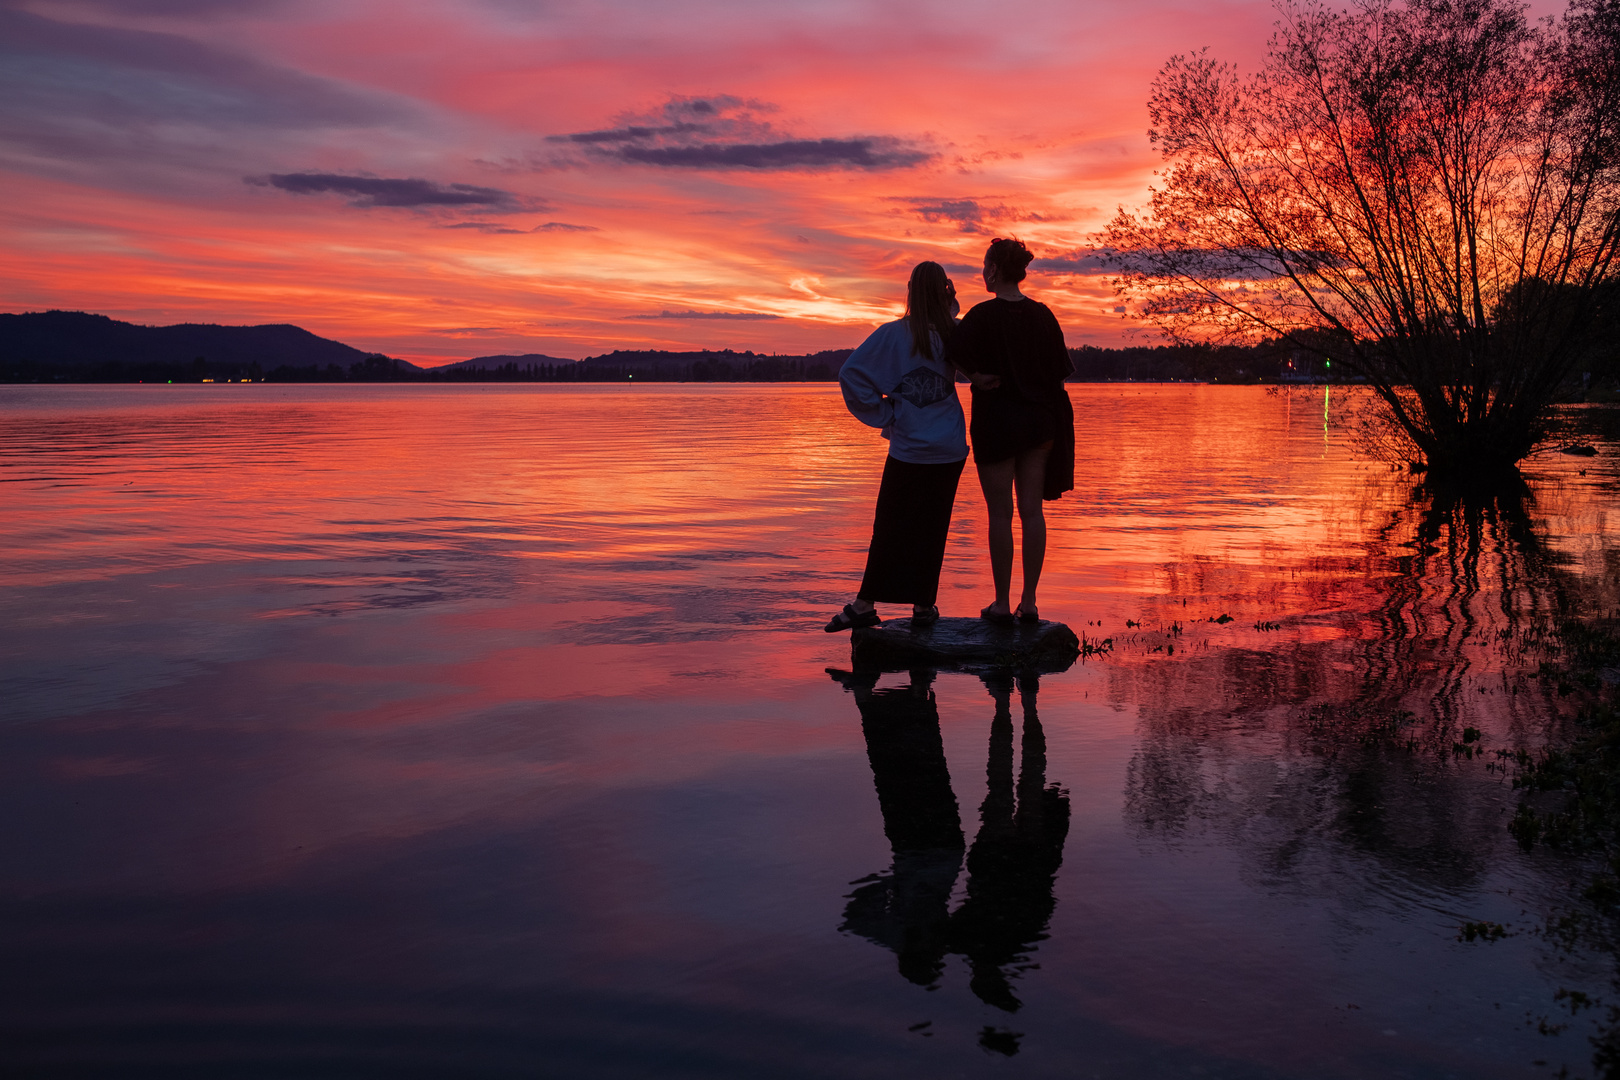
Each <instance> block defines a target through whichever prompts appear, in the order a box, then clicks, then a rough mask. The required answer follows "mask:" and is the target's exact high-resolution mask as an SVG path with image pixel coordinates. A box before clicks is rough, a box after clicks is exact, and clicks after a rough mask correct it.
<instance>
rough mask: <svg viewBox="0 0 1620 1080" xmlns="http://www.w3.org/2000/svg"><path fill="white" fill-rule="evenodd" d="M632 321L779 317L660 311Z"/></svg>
mask: <svg viewBox="0 0 1620 1080" xmlns="http://www.w3.org/2000/svg"><path fill="white" fill-rule="evenodd" d="M628 317H629V318H632V319H741V320H745V321H756V320H760V319H780V318H781V317H782V316H780V315H772V314H770V313H769V312H764V311H660V312H659V313H658V314H657V315H631V316H628Z"/></svg>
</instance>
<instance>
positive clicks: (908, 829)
mask: <svg viewBox="0 0 1620 1080" xmlns="http://www.w3.org/2000/svg"><path fill="white" fill-rule="evenodd" d="M839 678H840V681H842V682H844V684H845V685H846V686H848V687H849V689H850V690H851V691H852V692H853V693H854V695H855V701H856V704H857V705H858V706H859V708H860V710H861V728H862V731H863V732H864V733H865V735H866V747H867V756H868V758H869V760H870V761H871V764H872V777H873V781H874V783H875V784H876V787H877V794H878V804H879V806H880V807H881V808H882V811H883V828H884V832H885V833H886V834H887V836H888V838H889V842H890V844H891V845H892V847H893V849H894V864H893V866H892V868H891V869H890V871H889V872H888V873H887V874H874V875H872V876H871V877H869V878H864V879H862V880H861V881H859V882H857V883H856V885H857V888H856V890H855V891H854V892H853V893H851V894H850V897H849V904H848V905H847V906H846V907H845V909H844V923H843V925H842V926H841V927H839V929H841V930H845V931H848V932H851V933H855V934H858V935H860V936H861V937H864V938H866V939H867V940H869V941H872V942H875V943H876V944H879V945H882V946H884V947H885V948H888V949H892V950H893V951H894V953H895V955H896V956H897V957H898V958H899V964H900V973H901V974H902V975H904V976H905V977H906V978H907V979H910V980H911V981H912V982H914V983H917V984H919V985H924V986H933V985H936V984H937V982H938V979H939V977H940V974H941V972H942V971H943V967H944V958H945V956H946V955H947V954H949V953H954V954H957V955H960V956H962V957H964V958H965V959H966V960H967V961H968V964H969V967H970V968H971V970H972V976H971V982H970V986H971V987H972V990H973V992H974V993H975V994H976V995H977V996H978V997H979V998H980V999H981V1000H982V1001H984V1002H985V1003H987V1004H990V1005H993V1006H995V1007H996V1008H998V1009H1003V1010H1005V1011H1007V1012H1013V1011H1016V1010H1017V1009H1018V1008H1019V1007H1020V1002H1019V1000H1018V998H1017V997H1016V996H1015V995H1014V994H1013V991H1012V985H1011V980H1012V979H1014V978H1016V977H1017V974H1018V972H1019V971H1020V970H1022V969H1023V967H1024V966H1026V965H1027V963H1028V961H1029V956H1030V953H1031V952H1032V951H1033V949H1034V947H1035V945H1036V943H1037V942H1039V941H1041V940H1043V939H1044V938H1045V937H1046V926H1047V923H1048V922H1049V921H1050V919H1051V917H1052V910H1053V907H1054V906H1055V904H1056V900H1055V899H1054V897H1053V885H1054V881H1055V878H1056V875H1057V870H1058V867H1059V865H1060V864H1061V863H1062V861H1063V842H1064V839H1065V838H1066V837H1067V835H1068V830H1069V798H1068V795H1067V793H1065V792H1064V791H1062V790H1061V789H1060V788H1059V787H1057V786H1056V785H1055V784H1054V785H1050V786H1049V785H1047V783H1046V735H1045V733H1044V732H1043V731H1042V729H1041V722H1040V717H1039V716H1038V715H1037V713H1036V695H1037V691H1038V682H1037V680H1036V678H1035V677H1034V676H1028V677H1026V678H1023V679H1020V680H1019V685H1018V690H1019V693H1020V697H1021V700H1022V705H1023V719H1024V731H1023V741H1022V747H1021V749H1022V752H1023V753H1022V761H1021V762H1020V764H1019V767H1018V770H1017V780H1016V782H1015V781H1014V769H1013V720H1012V708H1011V698H1012V691H1013V679H1012V677H1011V676H1009V675H990V676H986V677H985V679H984V681H985V685H986V687H987V688H988V689H989V691H990V695H991V697H992V698H993V699H994V700H995V703H996V713H995V717H994V719H993V720H992V721H991V724H990V759H989V766H988V770H987V771H988V778H989V791H988V794H987V795H986V796H985V800H984V803H983V804H982V805H981V806H980V827H979V832H978V835H977V836H976V837H975V838H974V841H973V847H972V848H971V849H970V850H969V851H968V852H967V867H968V873H969V878H968V882H967V889H966V892H967V897H966V899H965V900H964V901H963V902H962V904H961V906H960V907H958V908H957V910H956V911H954V912H950V911H949V910H948V903H949V899H950V894H951V890H952V888H953V887H954V886H955V883H956V878H957V875H958V874H959V872H960V870H961V866H962V857H963V847H964V843H963V835H962V824H961V818H960V816H959V813H958V810H957V804H956V797H955V795H954V794H953V793H952V791H951V786H950V774H949V772H948V771H947V767H946V763H945V751H944V744H943V742H942V740H941V738H940V731H939V712H938V709H937V706H936V704H935V700H934V695H933V692H932V690H931V689H930V687H931V686H932V683H933V679H934V673H933V672H931V671H914V672H912V674H911V683H910V685H909V686H906V687H902V688H899V689H884V690H878V689H875V688H874V683H875V681H876V676H875V675H870V676H862V675H840V676H839ZM989 1037H992V1038H993V1039H994V1040H996V1045H995V1046H993V1047H992V1049H997V1050H998V1051H999V1052H1002V1053H1012V1052H1016V1049H1017V1047H1016V1036H1014V1035H1012V1034H1010V1033H1005V1032H994V1031H990V1033H989ZM1008 1039H1011V1040H1012V1043H1011V1049H1010V1050H1009V1049H1008V1047H1007V1042H1008Z"/></svg>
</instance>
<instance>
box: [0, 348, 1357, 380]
mask: <svg viewBox="0 0 1620 1080" xmlns="http://www.w3.org/2000/svg"><path fill="white" fill-rule="evenodd" d="M852 351H853V350H851V349H826V350H823V351H821V352H816V353H809V354H806V355H802V356H771V355H766V354H762V353H754V352H746V351H745V352H735V351H732V350H730V349H726V350H716V351H706V352H664V351H658V350H645V351H628V350H619V351H615V352H611V353H606V354H604V355H602V356H593V357H588V358H586V359H584V360H579V361H561V362H556V363H550V362H548V363H519V362H516V361H512V362H509V363H506V364H494V365H482V366H471V365H467V364H458V365H451V366H447V367H441V368H429V369H422V368H418V367H416V366H415V365H413V364H409V363H406V362H404V361H401V360H396V359H393V358H392V357H388V356H383V355H381V354H375V355H371V356H366V357H364V358H362V359H360V360H357V361H355V362H353V363H349V364H338V363H326V364H302V365H300V364H278V365H275V366H271V367H267V366H265V365H263V364H260V363H257V362H254V363H245V364H244V363H232V362H228V361H225V362H222V361H215V360H210V359H208V358H207V357H203V356H198V357H194V358H192V359H191V360H188V361H184V362H178V361H177V362H172V363H163V362H152V361H148V362H143V363H128V362H124V361H119V360H109V361H106V362H103V363H93V364H80V365H76V366H72V367H67V366H61V365H53V364H50V363H30V362H27V361H20V360H6V361H3V362H0V381H5V382H92V383H107V382H126V383H128V382H149V383H169V382H173V383H201V382H236V381H241V380H249V379H250V380H252V381H254V382H260V381H263V382H278V383H340V382H424V383H464V382H465V383H471V382H477V383H485V382H499V383H519V382H541V383H552V382H563V383H576V382H577V383H600V382H831V381H834V380H836V379H837V378H838V369H839V367H840V366H842V364H843V362H844V360H845V358H846V357H848V356H849V354H850V353H851V352H852ZM1069 355H1070V356H1071V357H1072V358H1073V360H1074V367H1075V373H1074V376H1073V378H1072V379H1071V381H1073V382H1116V381H1135V382H1175V381H1194V382H1220V383H1261V382H1264V383H1271V382H1279V381H1281V382H1287V381H1310V382H1323V381H1330V382H1338V381H1344V380H1343V379H1341V378H1340V376H1341V375H1347V373H1346V372H1335V371H1334V370H1333V369H1332V367H1331V365H1324V363H1323V360H1322V359H1321V357H1320V356H1318V355H1316V354H1314V353H1312V352H1310V351H1308V350H1302V349H1299V348H1297V347H1295V346H1293V345H1291V344H1288V343H1285V342H1281V341H1270V342H1265V343H1262V344H1259V345H1196V344H1173V345H1156V346H1155V345H1144V346H1135V347H1131V348H1122V349H1107V348H1099V347H1097V346H1095V345H1082V346H1080V347H1079V348H1075V349H1070V350H1069Z"/></svg>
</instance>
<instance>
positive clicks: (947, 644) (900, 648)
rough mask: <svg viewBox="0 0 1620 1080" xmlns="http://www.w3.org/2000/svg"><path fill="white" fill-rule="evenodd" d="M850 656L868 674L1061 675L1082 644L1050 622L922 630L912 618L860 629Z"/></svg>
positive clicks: (976, 622) (968, 622)
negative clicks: (1010, 671)
mask: <svg viewBox="0 0 1620 1080" xmlns="http://www.w3.org/2000/svg"><path fill="white" fill-rule="evenodd" d="M850 653H851V657H852V663H853V664H854V666H855V667H856V668H859V669H861V670H866V671H905V670H908V669H910V668H914V667H923V666H927V667H933V668H949V669H954V670H958V671H975V672H982V671H989V670H990V669H993V668H1018V669H1021V670H1026V671H1038V672H1058V671H1067V670H1068V669H1069V667H1070V666H1071V665H1072V664H1073V663H1074V661H1075V659H1076V658H1078V657H1079V655H1080V639H1079V638H1077V637H1075V636H1074V631H1073V630H1070V629H1069V628H1068V627H1067V626H1065V625H1064V624H1063V623H1060V622H1048V621H1047V620H1045V619H1042V620H1041V621H1040V622H1038V623H1017V624H1015V625H1012V626H1006V625H1001V624H997V623H992V622H988V621H986V620H984V619H940V620H939V621H938V622H936V623H933V624H932V625H929V626H918V627H913V626H912V625H911V620H910V619H893V620H891V621H889V622H886V623H884V624H883V625H882V626H867V627H862V628H861V629H859V630H856V631H855V632H854V633H853V634H851V635H850Z"/></svg>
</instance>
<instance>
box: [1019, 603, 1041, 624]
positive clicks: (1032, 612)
mask: <svg viewBox="0 0 1620 1080" xmlns="http://www.w3.org/2000/svg"><path fill="white" fill-rule="evenodd" d="M1013 618H1015V619H1017V620H1018V621H1019V622H1040V621H1041V612H1040V609H1039V608H1034V607H1032V608H1029V609H1028V610H1025V608H1024V605H1023V604H1019V605H1018V610H1017V611H1014V612H1013Z"/></svg>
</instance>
